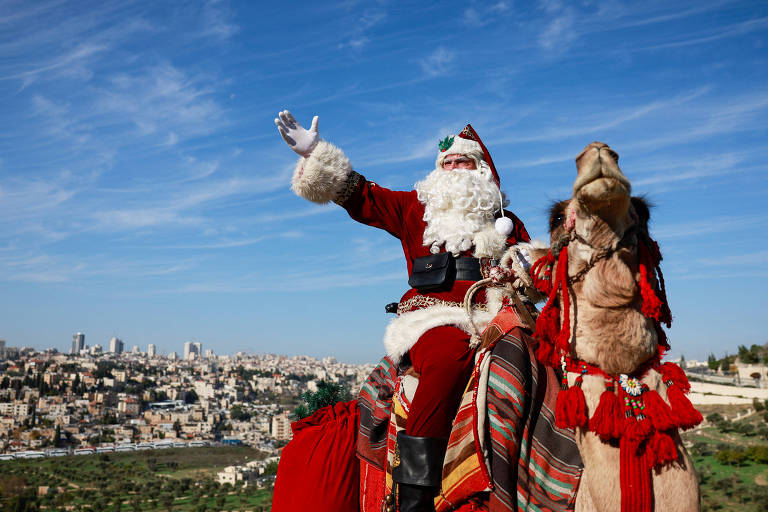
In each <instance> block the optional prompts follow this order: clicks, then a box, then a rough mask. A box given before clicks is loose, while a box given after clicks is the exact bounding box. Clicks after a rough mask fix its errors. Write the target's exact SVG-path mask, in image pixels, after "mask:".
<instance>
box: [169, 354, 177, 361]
mask: <svg viewBox="0 0 768 512" xmlns="http://www.w3.org/2000/svg"><path fill="white" fill-rule="evenodd" d="M177 357H179V356H178V354H176V352H171V353H170V354H168V359H170V360H171V361H175V360H176V358H177Z"/></svg>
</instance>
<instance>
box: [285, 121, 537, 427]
mask: <svg viewBox="0 0 768 512" xmlns="http://www.w3.org/2000/svg"><path fill="white" fill-rule="evenodd" d="M467 128H468V129H469V133H471V135H474V137H476V134H474V132H473V131H472V129H471V127H470V126H468V127H467ZM465 132H467V129H465ZM465 132H462V135H463V134H464V133H465ZM457 137H461V135H459V136H457ZM477 141H478V142H479V139H477ZM458 142H462V143H465V141H458ZM465 145H466V144H465ZM453 146H454V150H453V152H454V153H457V152H458V149H455V148H456V147H463V146H462V144H461V143H456V144H454V145H453ZM481 146H482V143H480V144H479V146H478V147H481ZM482 149H483V151H484V153H485V155H481V156H484V162H487V161H488V160H490V156H488V155H487V151H485V148H484V146H482ZM451 151H452V149H451V148H450V147H448V148H446V150H445V153H446V154H449V153H451ZM461 154H464V153H463V151H462V152H461ZM438 163H439V164H441V159H440V157H438ZM490 165H491V166H492V162H490ZM446 172H447V171H446ZM493 174H494V178H495V179H496V180H498V178H497V175H496V173H495V170H494V171H493ZM292 188H293V190H294V191H295V192H296V193H297V194H298V195H300V196H302V197H305V198H307V199H310V200H312V201H315V202H320V203H323V202H329V201H334V202H336V203H337V204H339V205H341V206H342V207H344V208H345V209H346V210H347V212H348V213H349V215H350V217H352V218H353V219H355V220H356V221H358V222H361V223H363V224H367V225H369V226H374V227H377V228H380V229H383V230H385V231H387V232H388V233H390V234H391V235H393V236H395V237H396V238H398V239H399V240H400V242H401V244H402V247H403V255H404V256H405V261H406V266H407V269H408V275H409V276H410V275H411V271H412V268H413V261H414V259H415V258H420V257H423V256H429V255H430V254H432V253H433V252H434V250H431V246H429V245H425V243H424V232H425V229H426V228H427V223H426V222H425V221H424V214H425V205H424V204H423V203H422V202H421V201H420V200H419V198H418V197H417V192H416V191H415V190H411V191H407V192H406V191H393V190H389V189H387V188H384V187H381V186H378V185H377V184H376V183H374V182H372V181H368V180H366V179H365V178H364V177H363V176H362V175H360V174H358V173H357V172H355V171H353V170H352V167H351V164H350V163H349V160H347V158H346V156H344V154H343V153H342V152H341V150H339V149H338V148H336V147H335V146H333V145H332V144H330V143H328V142H325V141H320V142H319V143H318V145H317V147H315V148H314V150H313V151H312V153H311V154H310V155H309V157H308V158H302V159H300V160H299V163H298V164H297V167H296V171H295V173H294V177H293V182H292ZM505 216H506V217H508V218H510V219H511V220H512V230H511V232H510V233H509V234H507V235H506V236H504V235H501V234H499V233H497V231H496V229H495V226H494V222H493V219H489V222H488V223H487V225H485V226H483V227H482V228H481V230H480V232H478V233H476V234H475V235H474V237H473V246H472V248H471V249H469V250H466V251H463V252H461V254H460V255H459V256H462V257H464V256H466V257H477V258H480V259H481V261H483V259H489V260H490V259H500V258H501V256H502V255H503V252H504V250H505V249H506V248H507V247H508V246H510V245H514V244H516V243H518V242H528V241H529V236H528V233H527V232H526V230H525V227H524V226H523V223H522V222H521V221H520V220H519V219H518V218H517V217H516V216H515V215H514V214H512V213H510V212H505ZM440 252H445V248H444V247H441V248H440ZM473 282H474V281H467V280H456V281H455V282H454V284H453V286H452V287H451V288H450V289H449V290H447V291H441V292H426V293H422V292H419V291H417V290H416V289H414V288H411V289H409V290H408V291H406V292H405V294H404V295H403V296H402V298H401V299H400V302H399V305H398V316H397V318H395V319H393V320H392V321H391V322H390V324H389V325H388V326H387V329H386V332H385V335H384V346H385V348H386V350H387V354H388V355H389V356H390V357H392V358H393V359H394V360H395V361H399V360H401V359H402V358H403V356H404V355H405V354H408V355H409V356H410V360H411V363H412V364H413V367H414V370H415V371H416V372H417V373H419V375H420V379H419V386H418V388H417V390H416V394H415V396H414V397H413V400H412V404H411V410H410V413H409V417H408V423H407V425H406V433H407V434H408V435H412V436H423V437H447V436H448V434H449V432H450V424H451V421H452V419H453V416H454V415H455V413H456V409H457V407H458V401H459V399H460V397H461V393H462V391H463V387H464V386H465V385H466V382H467V380H468V378H469V375H470V374H471V370H472V367H473V350H472V349H471V348H470V347H469V339H470V335H471V334H472V333H473V332H474V330H473V327H472V325H471V324H470V322H473V323H474V325H475V326H476V327H478V328H480V329H482V328H483V327H484V326H485V325H486V324H487V323H488V322H489V321H490V320H491V319H492V318H493V317H494V316H495V314H496V312H497V311H498V310H499V308H500V306H501V294H500V292H496V293H494V292H493V291H491V292H489V293H488V294H486V293H485V292H484V291H480V292H478V293H477V294H476V296H475V298H474V300H473V317H472V319H471V320H470V319H469V318H468V315H467V313H466V311H465V309H464V308H463V307H462V301H463V300H464V295H465V294H466V292H467V290H468V289H469V287H470V286H472V284H473Z"/></svg>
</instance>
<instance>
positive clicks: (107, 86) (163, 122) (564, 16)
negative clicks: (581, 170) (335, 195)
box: [0, 0, 768, 362]
mask: <svg viewBox="0 0 768 512" xmlns="http://www.w3.org/2000/svg"><path fill="white" fill-rule="evenodd" d="M767 78H768V4H767V3H765V2H758V1H755V2H739V1H706V0H705V1H695V2H693V1H692V2H662V1H657V2H654V1H651V2H642V3H638V2H631V1H626V2H620V1H601V2H595V1H582V2H558V1H549V0H546V1H540V2H523V1H499V2H472V1H469V2H467V1H463V2H447V1H444V2H439V3H435V4H427V3H425V2H405V1H404V2H394V1H370V0H369V1H366V2H362V1H360V2H356V1H347V2H335V3H332V2H300V1H299V2H290V3H287V2H245V1H243V2H226V1H211V2H205V1H192V2H181V1H179V2H130V1H126V0H121V1H118V2H109V1H99V2H87V1H41V2H25V1H7V0H3V1H0V116H2V117H0V119H2V128H0V287H1V288H0V289H1V290H2V293H0V338H4V339H6V340H7V343H8V344H9V345H17V346H22V345H27V346H34V347H38V348H43V347H48V346H55V347H57V348H59V349H60V350H66V349H68V347H69V345H70V342H71V336H72V333H74V332H76V331H83V332H85V334H86V343H88V344H93V343H99V344H101V345H102V346H104V345H107V342H108V339H109V338H110V337H111V336H113V335H117V336H119V337H121V338H122V339H123V340H124V341H125V344H126V346H127V347H131V346H133V345H139V346H140V347H141V348H142V350H146V345H147V344H148V343H155V344H156V345H157V346H158V350H160V351H165V352H168V351H177V352H180V351H181V350H182V346H183V343H184V342H185V341H189V340H193V341H200V342H202V343H203V346H204V348H213V349H214V350H215V351H216V352H218V353H232V352H234V351H238V350H248V351H252V352H277V353H286V354H310V355H315V356H325V355H334V356H336V357H337V358H338V359H340V360H345V361H353V362H362V361H375V360H377V359H378V358H379V357H380V355H381V354H382V352H383V348H382V345H381V336H382V334H383V331H384V327H385V325H386V322H387V320H388V315H386V314H385V313H384V305H385V304H386V303H388V302H392V301H396V300H397V299H398V298H399V297H400V295H401V294H402V293H403V292H404V290H405V288H406V280H407V276H406V271H405V263H404V261H403V258H402V253H401V250H400V247H399V243H398V242H397V240H395V239H394V238H392V237H390V236H389V235H388V234H386V233H384V232H381V231H378V230H375V229H372V228H368V227H366V226H362V225H358V224H356V223H355V222H353V221H351V220H350V219H349V218H348V217H347V216H346V214H345V213H344V212H343V210H341V209H340V208H338V207H336V206H335V205H332V206H328V207H319V206H316V205H313V204H311V203H308V202H306V201H304V200H302V199H299V198H297V197H295V196H293V194H292V193H291V191H290V190H289V188H288V183H289V179H290V173H291V171H292V168H293V165H294V162H295V158H294V154H293V153H292V152H291V151H290V150H289V149H288V148H287V147H286V146H285V145H284V143H283V142H282V140H281V139H280V137H279V136H278V134H277V132H276V130H275V127H274V124H273V119H274V117H275V115H276V113H277V112H278V111H279V110H281V109H283V108H288V109H290V110H291V111H292V112H293V113H294V114H295V115H296V117H297V118H298V119H299V120H300V121H302V122H304V123H305V124H309V121H310V120H311V118H312V116H313V115H315V114H317V115H319V116H320V133H321V136H323V137H324V138H326V139H327V140H330V141H332V142H334V143H336V144H337V145H339V146H341V147H342V148H343V149H344V150H345V151H346V153H347V154H348V156H349V157H350V159H351V160H352V162H353V164H354V166H355V168H356V169H357V170H358V171H359V172H361V173H363V174H364V175H366V176H367V177H369V178H371V179H374V180H376V181H377V182H378V183H379V184H381V185H384V186H388V187H390V188H396V189H409V188H410V187H411V186H412V185H413V183H414V182H415V181H417V180H418V179H420V178H422V177H423V176H424V175H425V174H426V173H427V171H428V170H430V169H431V168H432V167H433V165H434V157H435V154H436V151H437V142H438V140H439V139H441V138H443V137H444V136H445V135H447V134H449V133H456V132H457V131H458V130H460V129H461V128H462V127H463V126H464V125H465V124H466V123H467V122H470V123H472V125H473V126H474V127H475V129H476V130H477V132H478V133H479V134H480V135H481V137H482V138H483V140H484V142H485V143H486V145H487V146H488V147H489V149H490V151H491V154H492V156H493V158H494V161H495V163H496V165H497V167H498V168H499V171H500V175H501V181H502V185H503V187H504V188H505V190H506V192H507V193H508V195H509V197H510V199H511V202H512V204H511V209H512V210H513V211H515V212H516V213H517V214H518V216H520V217H521V218H522V219H523V220H524V221H525V223H526V225H527V227H528V230H529V232H531V234H532V235H534V236H535V237H538V238H544V237H545V236H546V233H545V219H546V215H545V211H546V209H547V207H548V204H549V203H550V202H551V201H552V200H554V199H558V198H565V197H567V196H568V195H569V193H570V186H571V183H572V180H573V178H574V176H575V166H574V163H573V157H575V156H576V154H578V153H579V152H580V151H581V149H582V148H583V147H584V146H585V145H586V144H587V143H589V142H591V141H593V140H600V141H603V142H607V143H608V144H610V145H611V147H613V148H614V149H615V150H616V151H618V153H619V154H620V155H621V160H620V163H621V166H622V169H623V170H624V172H625V173H626V174H627V176H628V177H629V178H630V179H631V180H632V181H633V185H634V191H635V193H638V194H644V195H646V196H647V197H648V198H650V199H651V201H652V202H653V203H655V205H656V207H655V209H654V211H653V219H652V231H653V234H654V236H655V237H656V238H657V239H658V240H659V242H660V244H661V248H662V252H663V254H664V256H665V260H664V263H663V267H662V268H663V270H664V271H665V276H666V280H667V287H668V292H669V298H670V302H671V306H672V311H673V314H674V323H673V326H672V329H671V331H670V332H669V335H670V341H671V343H672V347H673V350H672V354H673V355H679V354H680V353H683V354H685V356H686V357H687V358H688V359H692V358H703V357H706V355H707V354H708V353H709V352H714V353H715V354H717V355H718V356H720V355H722V354H723V353H724V352H726V351H730V352H731V353H733V352H734V351H735V349H736V346H737V345H738V344H746V345H750V344H752V343H765V342H766V341H768V320H766V319H767V318H768V315H766V313H765V309H766V307H767V306H768V294H766V286H767V285H768V270H766V264H768V237H766V235H765V233H766V229H767V228H768V215H766V213H765V204H766V199H768V179H766V178H767V177H768V145H766V141H768V137H767V135H768V133H767V132H768V80H767Z"/></svg>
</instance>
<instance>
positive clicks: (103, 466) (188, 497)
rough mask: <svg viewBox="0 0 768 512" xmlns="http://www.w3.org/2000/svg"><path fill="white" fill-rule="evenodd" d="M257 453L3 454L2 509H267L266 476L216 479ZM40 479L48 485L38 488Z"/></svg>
mask: <svg viewBox="0 0 768 512" xmlns="http://www.w3.org/2000/svg"><path fill="white" fill-rule="evenodd" d="M262 458H263V454H262V453H261V452H259V451H258V450H254V449H252V448H248V447H235V446H224V447H205V448H180V449H166V450H153V451H144V452H127V453H109V454H100V455H89V456H73V457H57V458H49V459H33V460H17V461H3V462H0V470H1V471H0V510H3V511H7V512H22V511H38V510H40V511H42V510H50V511H53V510H73V511H75V512H78V511H94V512H112V511H137V512H138V511H157V512H159V511H164V512H165V511H178V512H186V511H189V512H197V511H205V510H210V511H214V510H216V511H220V510H240V511H244V510H252V511H266V510H269V509H270V506H271V502H272V484H271V478H270V477H267V478H266V482H267V483H266V485H265V487H264V488H257V487H256V486H255V485H250V486H248V487H242V486H240V485H237V486H235V487H232V486H231V485H229V484H225V485H223V486H222V485H219V484H218V483H217V482H216V472H217V471H220V470H222V469H223V468H224V467H225V466H232V465H237V464H244V463H245V462H246V461H250V460H259V459H262ZM270 469H272V468H270ZM40 487H48V488H49V492H48V493H47V494H44V495H40V496H39V495H38V489H39V488H40Z"/></svg>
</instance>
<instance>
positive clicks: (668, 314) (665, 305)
mask: <svg viewBox="0 0 768 512" xmlns="http://www.w3.org/2000/svg"><path fill="white" fill-rule="evenodd" d="M656 273H657V274H658V275H659V285H660V295H661V297H660V299H661V314H660V315H659V321H660V322H662V323H664V324H666V326H667V329H669V328H670V327H672V311H671V310H670V309H669V302H667V286H666V285H665V284H664V274H662V273H661V267H660V266H659V264H658V263H657V264H656Z"/></svg>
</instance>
